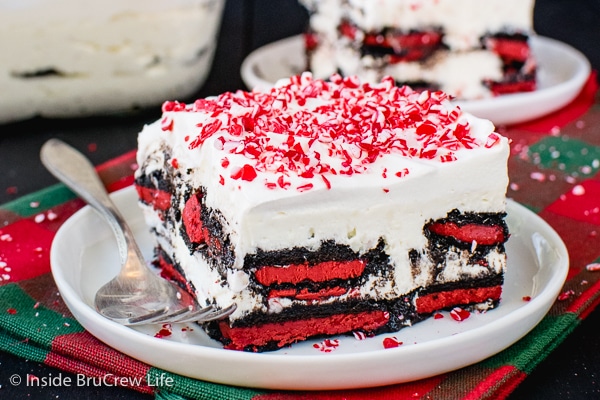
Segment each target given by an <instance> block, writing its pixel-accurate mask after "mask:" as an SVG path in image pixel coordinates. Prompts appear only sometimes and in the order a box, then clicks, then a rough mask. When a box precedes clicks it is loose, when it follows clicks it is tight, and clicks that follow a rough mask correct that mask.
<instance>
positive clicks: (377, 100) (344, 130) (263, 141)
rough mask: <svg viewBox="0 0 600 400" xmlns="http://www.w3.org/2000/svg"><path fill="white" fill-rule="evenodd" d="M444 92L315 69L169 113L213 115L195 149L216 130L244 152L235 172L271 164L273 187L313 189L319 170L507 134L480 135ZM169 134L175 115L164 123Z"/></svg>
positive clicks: (169, 106)
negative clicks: (293, 181) (321, 74)
mask: <svg viewBox="0 0 600 400" xmlns="http://www.w3.org/2000/svg"><path fill="white" fill-rule="evenodd" d="M448 100H449V97H448V95H447V94H445V93H443V92H439V91H436V92H429V91H425V92H416V91H413V90H412V89H410V88H409V87H405V86H403V87H398V86H396V85H395V83H394V80H393V79H392V78H390V77H386V78H384V79H383V80H382V81H381V83H379V84H376V85H372V84H368V83H361V82H360V81H359V79H358V78H357V77H345V78H343V77H341V76H340V75H333V76H332V77H331V78H330V80H329V81H324V80H318V79H313V78H312V75H311V74H310V73H304V74H302V75H299V76H294V77H292V78H290V79H289V81H287V83H281V84H280V85H278V86H275V87H274V88H272V89H270V90H268V91H264V92H261V91H257V90H255V91H251V92H246V91H236V92H226V93H223V94H221V95H219V96H216V97H211V98H206V99H200V100H196V101H195V102H194V103H191V104H185V103H180V102H176V101H168V102H165V103H164V104H163V108H162V110H163V112H165V113H169V112H189V113H203V114H205V115H207V117H208V118H206V119H205V121H203V122H200V123H198V124H196V129H197V131H195V132H189V136H187V138H188V139H187V140H186V142H187V145H188V148H189V149H190V150H193V149H196V148H199V147H201V146H203V144H204V143H205V142H206V140H207V139H209V138H213V139H214V145H215V146H217V148H219V149H220V150H222V151H225V152H228V153H230V154H237V155H243V156H245V158H246V159H247V160H248V161H249V162H248V164H245V165H243V166H240V165H237V166H235V165H233V163H232V164H231V165H230V164H229V163H227V164H222V167H223V168H224V169H228V168H230V169H231V171H230V173H229V174H228V175H226V176H229V177H230V178H232V179H242V180H248V181H252V180H254V179H255V178H256V177H257V173H260V172H269V173H271V174H273V176H274V178H273V179H272V180H269V181H266V182H265V185H266V187H268V188H271V189H276V188H283V189H288V188H289V187H290V184H289V179H288V178H289V177H290V176H294V175H295V176H298V177H300V178H303V179H305V180H306V182H305V183H304V184H301V185H299V186H295V187H294V188H295V189H296V190H298V191H306V190H310V189H311V188H312V187H313V186H314V185H313V184H311V183H310V180H311V179H313V178H315V177H316V178H318V179H319V180H322V181H323V182H324V183H325V186H326V187H327V188H330V187H331V184H330V181H329V180H328V179H327V177H326V176H332V175H346V176H350V175H353V174H360V173H363V172H365V171H367V170H368V168H369V165H370V164H373V163H374V162H376V161H377V160H378V159H379V158H380V157H382V156H383V155H386V154H398V155H401V156H404V157H407V158H416V159H427V160H432V161H437V162H442V163H444V162H452V161H455V160H456V152H457V151H458V150H461V149H472V148H478V147H484V146H485V147H492V146H495V145H496V144H497V143H498V142H499V141H500V137H499V136H498V135H497V134H495V133H491V134H490V135H489V137H488V138H487V140H484V141H481V140H478V139H476V138H475V137H474V136H472V135H471V130H470V129H471V128H470V126H469V123H468V122H467V120H466V119H465V118H464V117H463V115H462V112H461V110H460V109H459V108H458V107H454V106H451V105H450V103H449V101H448ZM161 126H162V129H163V130H165V131H167V132H170V131H171V130H172V128H173V124H172V116H169V115H168V114H167V115H166V116H164V117H163V119H162V121H161ZM408 173H409V171H408V170H406V169H403V170H401V171H387V173H386V174H385V177H386V179H387V177H389V178H391V179H394V177H396V178H402V177H404V176H406V175H407V174H408Z"/></svg>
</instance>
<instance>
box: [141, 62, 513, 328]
mask: <svg viewBox="0 0 600 400" xmlns="http://www.w3.org/2000/svg"><path fill="white" fill-rule="evenodd" d="M311 82H313V81H312V79H311V77H310V75H309V74H305V75H303V76H302V77H301V78H299V79H298V81H297V87H295V86H294V85H292V84H291V83H290V82H287V81H286V82H280V83H279V84H278V86H277V87H276V88H274V89H272V91H273V92H272V93H275V95H274V97H278V95H277V93H279V92H281V93H285V92H286V90H290V85H291V86H294V90H297V91H300V92H301V91H302V90H303V89H306V88H309V87H311ZM333 86H334V85H333V84H332V87H333ZM376 87H377V88H380V89H382V91H383V92H384V93H389V92H391V90H388V89H390V85H389V82H386V83H382V84H380V85H378V86H376ZM331 90H332V91H335V89H331ZM278 91H279V92H278ZM281 93H280V94H281ZM239 95H240V96H242V95H241V94H239ZM365 96H367V97H368V95H365ZM408 96H409V97H410V99H411V100H410V102H408V104H411V102H415V101H424V99H425V97H426V96H427V94H424V95H419V94H417V93H411V94H409V95H408ZM432 96H433V97H434V95H432ZM209 100H210V99H209ZM349 101H350V102H354V100H352V99H351V100H349ZM326 103H327V101H326V100H324V99H323V98H318V99H316V98H313V99H308V100H307V101H306V103H305V104H304V106H300V105H298V104H297V103H293V102H290V103H289V104H288V109H290V110H297V109H300V108H302V107H306V109H307V110H309V111H311V112H313V110H314V109H318V107H322V106H324V104H326ZM433 104H436V105H437V106H440V107H439V108H436V107H435V106H434V107H432V109H435V110H437V111H436V112H438V111H439V112H441V114H445V113H452V112H457V113H458V114H457V119H456V121H455V122H452V123H450V124H448V125H444V124H441V125H440V126H438V128H439V129H441V130H446V129H448V130H452V129H455V128H456V127H457V126H458V125H464V124H465V123H467V122H468V128H469V134H468V136H469V137H470V138H471V142H470V144H469V145H468V146H467V147H460V146H459V147H458V148H457V149H456V150H455V151H454V152H452V153H453V157H454V158H455V160H454V161H450V162H442V161H441V160H440V159H439V154H444V153H443V148H440V149H439V150H438V153H439V154H438V157H432V158H430V159H429V158H418V157H406V156H403V155H402V154H401V153H400V152H393V151H392V152H390V153H384V154H381V155H379V157H378V158H377V159H376V160H375V161H374V162H371V163H366V164H362V163H357V164H356V165H357V168H358V167H361V166H362V167H363V169H362V170H360V172H357V173H354V174H353V175H352V176H351V177H350V176H347V175H342V174H339V173H338V174H337V175H334V174H331V173H324V174H322V175H323V176H324V177H326V180H327V182H326V181H325V179H323V178H322V176H321V174H315V176H313V177H312V178H304V177H300V176H298V175H296V174H293V173H291V172H289V171H288V173H287V174H280V175H281V176H285V182H287V183H289V186H287V188H286V189H283V188H281V187H280V186H278V185H275V186H273V185H270V184H269V183H271V182H277V176H278V172H275V171H272V170H260V169H259V167H258V164H257V161H256V160H255V159H252V158H248V157H247V156H245V155H243V154H234V153H232V151H234V152H235V149H236V146H237V144H236V143H235V142H236V141H237V142H239V143H241V142H243V141H244V140H243V139H244V138H245V136H244V135H242V136H233V135H231V134H230V133H229V131H228V129H227V125H225V124H222V125H221V128H219V130H217V131H216V132H215V133H214V134H212V135H211V136H208V137H206V138H205V140H204V142H203V143H202V144H200V145H198V146H196V145H192V143H194V140H195V139H196V138H197V137H198V136H199V132H200V131H201V129H202V128H199V125H200V126H207V125H208V124H209V123H212V122H214V121H215V120H216V119H220V120H222V121H225V120H228V119H230V118H231V117H232V116H239V115H244V114H246V113H247V112H248V109H247V108H244V107H232V108H231V110H230V112H228V113H221V114H217V113H215V112H213V111H210V110H209V111H191V109H192V108H190V107H191V106H188V111H166V112H165V113H164V115H163V119H161V120H160V121H156V122H154V123H152V124H150V125H147V126H146V127H144V129H143V131H142V132H141V134H140V136H139V151H138V163H139V165H140V166H141V169H140V170H138V172H137V174H138V175H139V174H142V173H145V174H150V173H151V172H152V171H153V170H163V169H164V165H165V163H171V164H172V165H175V166H176V169H177V171H178V172H180V173H181V174H182V178H181V179H180V178H175V179H176V181H175V186H176V187H177V188H178V189H176V190H180V191H181V190H185V189H186V186H187V187H191V188H193V190H197V189H198V188H199V187H201V186H202V187H204V188H205V189H206V197H205V201H206V206H207V207H211V208H214V209H218V210H219V212H220V213H221V214H222V215H223V217H224V221H225V224H224V226H223V228H224V230H225V234H227V235H228V236H229V239H230V242H231V244H232V246H233V248H234V249H235V262H234V265H233V267H232V270H231V271H229V272H228V273H227V280H228V284H227V285H225V286H221V285H215V284H213V282H215V280H218V279H220V278H218V275H216V273H215V272H214V271H209V270H208V269H205V268H203V267H202V265H205V263H204V262H203V261H202V260H201V257H199V256H197V255H190V254H189V250H188V249H187V247H186V245H185V243H184V242H183V240H182V239H181V238H180V237H176V238H174V235H177V234H178V231H179V226H175V229H174V230H173V231H172V232H164V228H161V227H158V228H157V229H158V230H159V234H160V233H161V231H163V234H164V236H165V237H168V238H169V239H168V241H169V242H170V243H169V244H168V245H166V246H167V247H166V248H167V249H168V248H171V249H172V250H173V252H174V253H175V255H176V258H177V259H178V262H179V263H181V264H182V266H183V268H184V269H185V271H186V274H187V275H188V278H189V279H190V280H191V281H192V282H193V283H194V285H195V286H196V288H197V289H198V291H199V296H200V297H201V298H202V297H203V296H207V297H208V293H209V292H210V295H211V296H215V294H216V293H217V292H218V296H216V297H217V298H218V300H217V301H218V302H219V304H221V305H223V306H226V305H227V304H229V303H230V302H231V301H232V300H234V299H240V298H244V299H245V301H244V302H243V303H238V310H237V311H236V313H235V314H234V317H233V318H236V316H241V315H243V314H245V313H247V312H249V311H251V310H253V309H254V308H255V307H264V302H263V300H262V298H261V296H260V295H259V294H255V293H250V292H249V291H248V290H246V289H245V288H246V285H247V283H248V279H249V278H248V275H247V272H245V271H243V261H244V257H245V256H246V255H247V254H253V253H255V252H256V251H257V249H262V250H264V251H269V250H281V249H288V248H291V247H307V248H309V249H317V248H318V247H319V245H320V244H321V242H322V241H325V240H334V241H335V242H336V243H339V244H343V245H348V246H349V247H351V248H352V249H353V250H354V251H356V252H359V253H364V252H366V251H368V250H369V249H371V248H373V247H375V246H376V244H377V242H378V241H379V239H380V238H383V240H384V241H385V243H386V248H385V251H386V253H388V254H389V255H390V258H391V262H392V264H393V266H394V279H393V282H394V284H393V285H390V284H389V282H384V281H381V282H379V281H377V282H372V283H370V284H369V285H365V286H364V287H363V288H361V295H363V296H372V297H375V298H378V297H379V296H389V295H390V291H391V293H395V294H396V295H401V294H404V293H408V292H410V291H411V290H414V289H415V288H416V287H418V286H419V284H424V283H425V282H431V281H432V280H433V279H434V271H433V270H434V268H433V266H430V268H424V269H423V270H422V271H421V273H420V275H418V276H413V273H412V271H411V267H410V263H409V259H408V253H409V251H410V250H411V249H418V250H422V249H423V248H424V247H425V245H426V242H427V239H426V238H425V236H424V235H423V226H424V225H425V223H426V222H428V221H430V220H432V219H438V218H443V217H445V216H446V214H447V213H448V212H449V211H451V210H453V209H458V210H460V211H463V212H467V211H468V212H502V211H504V210H505V193H506V187H507V184H508V176H507V170H506V161H507V158H508V152H509V145H508V140H507V139H506V138H503V137H501V136H499V135H498V134H496V133H494V126H493V125H492V123H491V122H490V121H487V120H482V119H478V118H475V117H473V116H471V115H468V114H463V113H461V112H460V110H459V109H455V108H453V107H452V106H451V105H450V103H449V102H448V101H447V100H442V101H440V103H439V104H438V103H437V102H434V103H433ZM363 106H364V104H363ZM408 106H409V105H403V106H401V108H406V107H408ZM253 110H254V112H256V113H258V112H259V111H260V110H259V108H254V109H253ZM363 110H364V109H363ZM459 114H460V115H459ZM311 115H314V114H311ZM373 115H374V116H375V117H373ZM434 115H435V113H431V114H430V115H429V116H428V118H432V119H434V120H435V119H436V117H435V116H434ZM371 117H373V118H375V119H376V113H375V114H372V116H371ZM363 118H364V117H363ZM438 133H439V132H438ZM395 134H396V135H397V136H398V137H404V138H405V139H406V140H407V141H408V142H410V143H411V145H412V146H414V148H418V147H419V146H420V145H422V144H423V143H422V142H420V141H419V140H416V139H415V138H416V137H417V136H419V135H417V134H415V128H414V127H412V128H408V129H406V130H397V131H396V132H395ZM265 137H267V138H269V139H270V140H272V141H273V142H272V144H274V145H275V147H276V148H284V149H285V148H287V147H286V146H287V139H288V138H289V135H288V134H287V132H284V133H283V134H280V133H275V132H266V133H265ZM222 138H226V140H225V144H223V139H222ZM300 139H302V138H300ZM248 143H251V141H247V142H246V146H248ZM299 143H301V144H302V145H304V146H308V141H302V140H299ZM333 143H335V141H334V142H333ZM339 143H342V142H339ZM240 146H241V144H240ZM330 146H331V145H330V143H321V142H319V141H315V142H312V146H311V147H310V148H309V147H306V148H305V150H306V152H307V153H308V152H309V150H311V149H312V150H313V152H318V153H319V154H321V161H323V163H325V164H330V165H335V166H336V168H337V167H339V168H342V165H341V164H340V159H339V158H338V157H336V156H334V155H332V156H330V155H328V153H327V149H331V147H330ZM348 149H349V150H352V149H351V148H350V146H349V147H348ZM165 150H166V151H167V152H168V153H170V154H169V155H168V157H169V158H168V159H167V160H165V159H164V154H165V153H164V152H165ZM313 154H314V153H313ZM225 159H226V160H227V162H226V163H224V162H223V160H225ZM357 160H360V154H358V153H356V154H354V156H353V162H356V161H357ZM313 161H314V160H313ZM246 164H248V165H251V166H253V167H254V169H255V172H256V177H255V178H254V179H252V180H249V181H246V180H243V179H234V178H232V174H233V175H235V171H236V170H237V167H241V166H243V165H246ZM274 165H275V166H277V165H278V164H277V163H275V164H274ZM396 172H398V173H399V174H398V175H396ZM306 184H312V188H310V189H307V190H299V189H298V188H302V187H304V186H305V185H306ZM178 195H180V196H181V193H179V194H178ZM183 205H184V204H183V199H181V203H180V207H181V208H183ZM156 221H157V220H156V218H154V219H149V223H151V224H153V225H154V226H155V227H156V225H155V224H156ZM489 264H490V265H491V268H492V269H493V270H495V271H500V270H501V269H502V268H503V264H502V263H498V262H494V261H493V260H489ZM424 267H426V266H424ZM480 272H481V271H475V270H474V269H472V268H469V267H468V266H465V265H462V264H460V263H458V264H456V265H454V266H452V267H451V268H450V269H449V270H448V273H447V276H446V277H439V278H438V279H441V280H442V281H446V280H448V281H452V280H456V277H457V276H461V275H463V276H464V275H465V274H466V275H468V276H477V274H478V273H480ZM378 288H379V289H378ZM382 288H385V290H383V289H382ZM388 289H389V290H388ZM236 302H237V301H236ZM274 304H275V303H274ZM277 304H278V305H281V302H279V303H277Z"/></svg>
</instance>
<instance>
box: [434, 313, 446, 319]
mask: <svg viewBox="0 0 600 400" xmlns="http://www.w3.org/2000/svg"><path fill="white" fill-rule="evenodd" d="M442 318H444V314H441V313H435V314H433V319H442Z"/></svg>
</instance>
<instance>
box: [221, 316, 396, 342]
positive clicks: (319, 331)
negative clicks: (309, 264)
mask: <svg viewBox="0 0 600 400" xmlns="http://www.w3.org/2000/svg"><path fill="white" fill-rule="evenodd" d="M388 319H389V315H388V314H387V313H386V312H384V311H365V312H361V313H356V314H337V315H332V316H329V317H322V318H307V319H302V320H293V321H286V322H271V323H266V324H262V325H258V326H250V327H238V328H231V327H230V326H229V325H228V324H227V323H226V322H221V323H220V325H219V327H220V329H221V333H222V334H223V337H225V338H226V339H228V340H230V341H231V343H229V344H228V345H226V346H225V348H227V349H231V350H244V349H246V348H248V347H254V348H258V347H261V346H265V345H267V344H269V343H271V342H273V341H275V342H277V346H278V347H283V346H286V345H288V344H292V343H295V342H299V341H302V340H306V339H307V338H309V337H311V336H318V335H338V334H341V333H346V332H351V331H355V330H364V331H366V332H371V331H374V330H376V329H377V328H380V327H382V326H384V325H385V324H387V322H388Z"/></svg>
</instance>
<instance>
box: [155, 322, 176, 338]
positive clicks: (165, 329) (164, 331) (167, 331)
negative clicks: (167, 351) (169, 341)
mask: <svg viewBox="0 0 600 400" xmlns="http://www.w3.org/2000/svg"><path fill="white" fill-rule="evenodd" d="M172 334H173V330H172V327H171V324H163V325H162V328H161V329H160V330H159V331H158V332H156V334H155V335H154V337H155V338H159V339H162V338H164V337H168V336H171V335H172Z"/></svg>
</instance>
